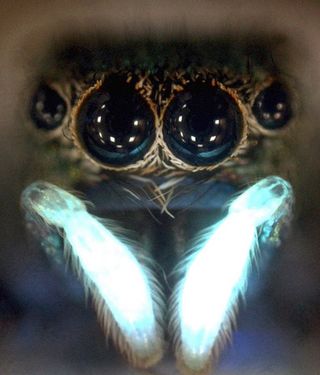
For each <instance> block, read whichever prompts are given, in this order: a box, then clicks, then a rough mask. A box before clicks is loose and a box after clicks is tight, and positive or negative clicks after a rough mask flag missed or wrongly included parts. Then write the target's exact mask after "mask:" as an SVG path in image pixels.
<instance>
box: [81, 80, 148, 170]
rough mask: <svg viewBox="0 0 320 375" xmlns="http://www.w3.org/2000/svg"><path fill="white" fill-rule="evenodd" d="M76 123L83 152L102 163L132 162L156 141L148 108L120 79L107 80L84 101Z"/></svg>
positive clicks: (140, 156)
mask: <svg viewBox="0 0 320 375" xmlns="http://www.w3.org/2000/svg"><path fill="white" fill-rule="evenodd" d="M76 123H77V125H76V126H77V133H78V136H79V138H80V142H81V143H82V145H83V146H84V147H85V149H86V151H87V152H88V153H89V154H90V155H91V156H93V157H94V158H95V159H97V160H98V161H100V162H102V163H105V164H110V165H116V166H125V165H128V164H130V163H133V162H135V161H137V160H139V159H141V158H142V157H143V156H144V155H145V154H146V152H147V151H148V150H149V148H150V146H151V145H152V143H153V141H154V139H155V124H154V115H153V112H152V111H151V109H150V107H149V105H148V104H147V102H146V101H145V100H144V99H143V98H142V97H141V95H140V94H138V93H137V92H136V91H135V89H134V87H133V86H131V85H130V84H128V83H126V82H125V81H124V80H122V79H120V78H113V79H111V78H110V79H109V80H108V81H107V82H105V83H104V84H103V86H102V87H100V88H99V89H98V90H96V91H94V92H93V93H92V94H90V95H89V96H88V97H87V98H86V99H85V100H84V102H83V103H82V104H81V107H80V109H79V111H78V114H77V119H76Z"/></svg>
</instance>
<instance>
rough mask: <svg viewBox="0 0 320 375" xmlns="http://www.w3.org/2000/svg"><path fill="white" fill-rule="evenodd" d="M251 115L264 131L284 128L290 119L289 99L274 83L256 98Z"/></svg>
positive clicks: (281, 88)
mask: <svg viewBox="0 0 320 375" xmlns="http://www.w3.org/2000/svg"><path fill="white" fill-rule="evenodd" d="M252 111H253V114H254V115H255V117H256V119H257V121H258V122H259V124H260V125H262V126H263V127H264V128H266V129H270V130H273V129H279V128H282V127H283V126H285V125H286V124H287V123H288V122H289V120H290V119H291V117H292V108H291V104H290V98H289V94H288V92H287V90H286V89H285V87H284V86H283V85H282V84H281V83H279V82H274V83H272V84H271V85H270V86H269V87H267V88H265V89H264V90H262V91H261V92H260V94H259V95H258V96H257V97H256V99H255V101H254V104H253V107H252Z"/></svg>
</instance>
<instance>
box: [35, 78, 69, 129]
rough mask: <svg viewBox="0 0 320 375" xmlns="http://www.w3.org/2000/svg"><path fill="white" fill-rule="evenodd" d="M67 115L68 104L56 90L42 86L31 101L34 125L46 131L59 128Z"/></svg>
mask: <svg viewBox="0 0 320 375" xmlns="http://www.w3.org/2000/svg"><path fill="white" fill-rule="evenodd" d="M66 113H67V104H66V102H65V100H64V99H63V98H62V97H61V96H60V95H59V94H58V92H57V91H56V90H54V89H53V88H52V87H50V86H48V85H47V84H41V85H40V86H39V87H38V89H37V91H36V93H35V94H34V96H33V98H32V101H31V108H30V116H31V119H32V121H33V122H34V124H35V125H36V126H37V127H38V128H40V129H44V130H54V129H56V128H57V127H59V126H60V125H61V124H62V122H63V120H64V117H65V115H66Z"/></svg>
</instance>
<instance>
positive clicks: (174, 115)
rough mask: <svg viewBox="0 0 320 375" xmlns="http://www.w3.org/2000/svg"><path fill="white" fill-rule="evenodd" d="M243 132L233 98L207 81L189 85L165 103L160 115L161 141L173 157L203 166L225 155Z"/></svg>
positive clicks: (240, 118) (238, 111) (237, 141)
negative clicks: (161, 124)
mask: <svg viewBox="0 0 320 375" xmlns="http://www.w3.org/2000/svg"><path fill="white" fill-rule="evenodd" d="M242 132H243V120H242V115H241V112H240V109H239V107H238V105H237V103H236V102H235V100H234V99H233V98H232V97H231V96H230V95H229V94H228V93H227V92H226V91H224V90H222V89H221V88H219V87H217V86H212V85H211V84H207V83H194V84H190V85H189V86H188V87H187V88H186V89H185V91H183V92H180V93H178V94H177V96H176V97H175V98H174V99H173V101H172V102H171V103H170V104H169V106H168V109H167V111H166V113H165V116H164V140H165V142H166V144H167V146H168V147H169V149H170V150H171V151H172V153H173V154H175V156H176V157H178V158H179V159H181V160H183V161H185V162H186V163H188V164H191V165H199V166H205V165H210V164H213V163H217V162H219V161H221V160H222V159H224V158H226V157H227V156H229V155H230V154H232V151H233V150H234V149H235V147H236V145H237V144H238V143H239V141H240V139H241V134H242Z"/></svg>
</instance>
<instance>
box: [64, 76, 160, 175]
mask: <svg viewBox="0 0 320 375" xmlns="http://www.w3.org/2000/svg"><path fill="white" fill-rule="evenodd" d="M114 76H115V77H116V78H115V79H117V77H118V78H119V79H120V80H122V79H123V78H124V75H123V74H121V75H120V74H117V75H114ZM110 80H111V78H110V76H109V77H106V78H104V80H99V81H97V82H96V83H95V84H94V85H93V86H91V87H90V88H89V89H87V90H86V91H85V92H84V93H83V94H82V96H81V97H80V99H79V101H78V103H77V104H76V106H75V107H74V109H73V111H72V113H71V123H70V130H71V134H72V138H73V142H74V144H75V145H76V147H78V149H80V150H81V152H82V154H83V155H84V156H85V158H86V159H89V160H90V162H92V163H93V164H95V165H96V166H99V167H100V168H102V169H105V170H114V171H125V172H130V171H135V170H138V169H140V170H142V171H143V173H142V174H147V173H150V172H151V171H152V170H154V169H155V165H156V163H157V162H158V159H159V158H158V157H157V156H158V146H157V142H156V139H157V138H158V128H159V125H158V124H159V121H158V116H157V114H156V106H155V104H154V103H153V102H152V101H151V100H149V99H148V98H147V97H146V96H145V95H143V94H142V93H141V92H140V91H139V89H138V85H139V82H138V83H137V84H135V85H133V84H132V85H131V82H130V77H126V78H125V80H122V83H123V84H126V85H127V84H128V88H129V87H130V90H131V92H132V95H133V96H134V99H135V100H138V101H139V103H140V104H141V107H142V108H143V109H144V110H145V111H143V112H142V113H143V116H144V115H145V112H147V115H148V120H149V122H148V121H147V120H146V125H145V126H144V125H141V126H140V128H142V132H143V131H145V133H144V134H142V135H141V134H138V137H140V138H139V139H140V140H141V144H142V147H141V148H139V147H140V146H141V144H140V145H138V146H137V148H136V149H133V152H132V153H131V151H132V150H130V149H128V153H126V152H125V150H123V152H122V155H120V157H119V159H118V160H116V158H117V153H116V152H115V151H113V150H111V151H110V152H109V151H108V150H107V151H106V152H105V154H103V155H102V154H101V155H102V157H100V154H99V150H100V149H99V150H98V151H97V152H95V150H94V149H93V148H92V144H93V138H92V137H91V134H90V137H91V138H90V139H89V141H88V139H86V138H85V137H87V134H88V133H86V134H85V135H84V132H85V131H86V129H85V127H86V124H82V123H81V121H82V120H83V113H81V111H82V110H83V108H88V103H89V101H90V100H91V99H93V100H94V98H95V97H94V96H95V95H96V98H98V99H99V98H100V96H101V97H102V99H101V100H103V95H104V96H106V95H108V92H107V91H105V90H107V89H108V88H109V87H110V86H108V83H109V82H110ZM105 93H106V94H105ZM112 95H113V93H112V92H111V94H110V95H109V98H110V96H111V97H112ZM119 98H120V100H122V99H123V98H122V96H119ZM106 100H109V99H108V98H106ZM101 108H102V106H101ZM85 110H86V109H85ZM122 112H123V113H125V112H124V110H123V111H122ZM98 117H99V116H98ZM107 120H108V119H107ZM144 120H145V118H143V119H142V120H141V121H142V123H144ZM100 121H101V120H100ZM102 121H104V119H103V120H102ZM139 121H140V120H139ZM98 122H99V121H98ZM135 122H136V121H134V123H135ZM109 125H110V124H109ZM113 125H114V124H111V128H112V129H114V128H115V127H114V126H113ZM131 129H133V127H131ZM137 129H139V126H138V128H137ZM109 130H110V126H109ZM116 130H117V129H115V131H116ZM102 131H103V130H102ZM106 132H107V130H106ZM98 133H99V134H100V135H101V133H100V132H98ZM145 135H146V139H143V138H142V137H143V136H145ZM103 136H104V135H103ZM101 137H102V135H101ZM138 137H137V138H138ZM108 138H109V139H108V141H109V143H110V141H111V140H112V142H114V137H112V136H110V134H108ZM129 138H133V137H128V140H127V142H131V140H130V139H129ZM94 141H95V139H94ZM127 145H128V143H127ZM99 146H100V145H99ZM93 147H94V145H93ZM105 155H107V157H105V158H104V157H103V156H105ZM122 156H123V157H122ZM132 156H133V157H132ZM108 157H109V159H108ZM112 157H114V158H115V159H112ZM121 157H122V158H121Z"/></svg>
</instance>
